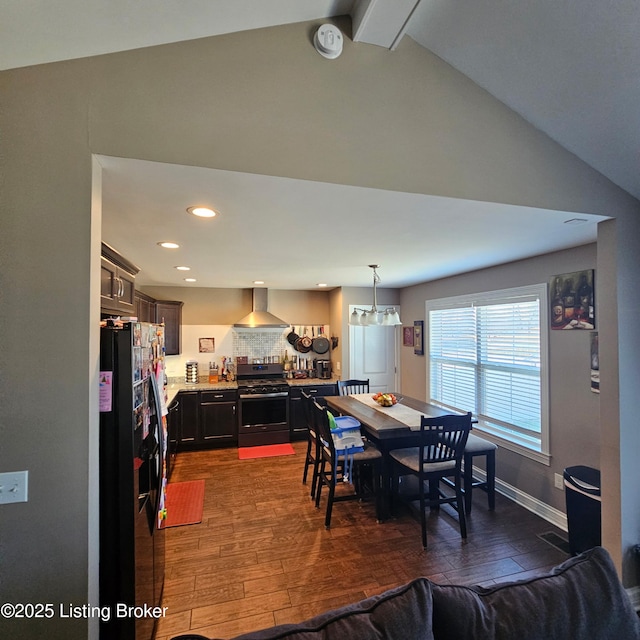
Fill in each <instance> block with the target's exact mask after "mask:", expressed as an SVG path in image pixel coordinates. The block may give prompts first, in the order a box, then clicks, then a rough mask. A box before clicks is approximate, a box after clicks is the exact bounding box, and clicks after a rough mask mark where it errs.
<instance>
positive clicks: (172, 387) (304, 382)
mask: <svg viewBox="0 0 640 640" xmlns="http://www.w3.org/2000/svg"><path fill="white" fill-rule="evenodd" d="M338 380H340V378H337V377H336V376H332V377H331V378H329V379H328V380H327V379H322V378H292V379H291V380H289V379H288V378H287V379H285V380H284V382H286V383H287V384H288V385H289V386H290V387H303V386H313V387H317V386H320V385H326V384H336V383H337V382H338ZM237 388H238V382H237V381H234V382H196V383H190V384H187V383H186V382H184V381H181V382H171V383H169V384H168V385H167V387H166V392H167V405H170V404H171V403H172V402H173V400H174V398H175V397H176V396H177V395H178V393H180V391H235V390H236V389H237Z"/></svg>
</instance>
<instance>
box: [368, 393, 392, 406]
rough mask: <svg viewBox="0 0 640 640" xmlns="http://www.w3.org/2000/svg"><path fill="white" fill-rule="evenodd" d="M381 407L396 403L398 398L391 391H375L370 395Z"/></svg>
mask: <svg viewBox="0 0 640 640" xmlns="http://www.w3.org/2000/svg"><path fill="white" fill-rule="evenodd" d="M371 397H372V398H373V399H374V400H375V401H376V402H377V403H378V404H379V405H380V406H381V407H393V405H394V404H398V399H397V398H396V397H395V395H393V393H376V394H374V395H373V396H371Z"/></svg>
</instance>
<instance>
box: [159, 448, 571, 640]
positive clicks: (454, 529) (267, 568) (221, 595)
mask: <svg viewBox="0 0 640 640" xmlns="http://www.w3.org/2000/svg"><path fill="white" fill-rule="evenodd" d="M305 446H306V445H305V444H304V443H294V448H295V450H296V455H289V456H282V457H278V458H263V459H257V460H244V461H240V460H238V454H237V450H236V449H223V450H213V451H202V452H190V453H183V454H181V455H180V457H179V458H178V462H177V465H176V467H175V471H174V473H173V475H172V477H171V481H172V482H182V481H186V480H195V479H199V478H203V479H204V480H205V487H206V489H205V503H204V516H203V520H202V522H201V523H200V524H197V525H190V526H183V527H175V528H170V529H168V530H167V531H166V542H167V561H166V562H167V563H166V580H165V586H164V599H163V605H164V606H166V607H168V611H167V616H166V618H164V619H161V620H160V623H159V625H158V629H157V635H156V638H157V640H168V639H170V638H173V637H174V636H176V635H180V634H185V633H189V632H190V633H199V634H202V635H205V636H209V637H212V638H230V637H233V636H235V635H238V634H240V633H246V632H248V631H252V630H256V629H260V628H263V627H270V626H273V625H275V624H281V623H285V622H298V621H301V620H304V619H306V618H309V617H311V616H313V615H316V614H318V613H321V612H323V611H326V610H328V609H333V608H336V607H339V606H341V605H343V604H347V603H350V602H355V601H357V600H360V599H362V598H365V597H367V596H371V595H373V594H377V593H380V592H382V591H384V590H386V589H389V588H391V587H394V586H397V585H400V584H403V583H405V582H408V581H409V580H411V579H413V578H415V577H418V576H427V577H429V578H430V579H432V580H433V581H435V582H439V583H448V582H449V583H455V584H483V585H488V584H492V583H495V582H499V581H505V580H514V579H520V578H525V577H528V576H531V575H535V574H537V573H541V572H543V571H545V570H547V569H549V568H550V567H552V566H554V565H556V564H559V563H560V562H562V561H564V560H566V559H567V557H568V556H567V554H565V553H563V552H562V551H560V550H558V549H557V548H556V547H554V546H552V545H551V544H549V543H548V542H545V541H543V540H541V539H540V538H539V537H538V534H540V533H546V532H549V531H553V532H555V533H557V534H559V535H561V536H562V537H564V538H566V535H565V534H564V533H563V532H562V531H560V530H558V529H556V528H555V527H553V526H552V525H551V524H549V523H548V522H546V521H545V520H542V519H541V518H539V517H537V516H535V515H534V514H532V513H530V512H529V511H527V510H525V509H523V508H521V507H519V506H517V505H515V504H514V503H513V502H511V501H510V500H508V499H506V498H504V497H503V496H500V495H498V496H497V504H496V510H495V511H494V512H489V511H488V510H487V500H486V495H485V494H484V493H483V492H482V491H476V492H475V494H474V504H473V511H472V513H471V515H470V516H469V518H468V525H467V526H468V537H467V540H466V541H462V539H461V538H460V533H459V529H458V525H457V521H456V520H455V518H454V517H453V515H452V514H453V512H452V511H450V510H449V507H444V508H442V509H441V511H440V513H439V514H438V513H433V514H431V515H430V517H429V534H428V535H429V543H428V544H429V549H428V550H427V551H423V549H422V546H421V543H420V524H419V522H418V520H417V519H416V518H415V517H414V516H413V515H412V514H410V513H409V512H408V511H406V512H404V511H401V512H400V513H399V514H398V515H397V517H396V518H395V519H393V520H390V521H387V522H385V523H382V524H378V523H377V522H376V519H375V510H374V505H373V504H369V503H359V502H357V501H352V502H343V503H337V504H336V505H335V506H334V512H333V519H332V523H331V529H330V530H328V531H327V530H326V529H325V528H324V507H325V504H326V503H325V502H324V500H323V502H322V504H321V508H320V510H317V509H315V507H314V504H313V502H312V501H311V499H310V498H309V488H308V487H306V486H305V485H303V484H302V467H303V460H304V458H303V452H304V447H305ZM498 472H499V470H498Z"/></svg>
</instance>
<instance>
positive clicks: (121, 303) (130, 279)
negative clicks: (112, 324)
mask: <svg viewBox="0 0 640 640" xmlns="http://www.w3.org/2000/svg"><path fill="white" fill-rule="evenodd" d="M138 271H139V269H138V267H136V266H135V265H134V264H133V263H131V262H129V261H128V260H127V259H126V258H124V257H123V256H121V255H120V254H119V253H118V252H117V251H116V250H115V249H114V248H113V247H110V246H109V245H108V244H105V243H104V242H103V243H102V255H101V259H100V309H101V312H102V313H103V314H111V315H124V316H133V315H134V313H135V278H136V274H137V273H138Z"/></svg>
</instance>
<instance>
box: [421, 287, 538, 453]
mask: <svg viewBox="0 0 640 640" xmlns="http://www.w3.org/2000/svg"><path fill="white" fill-rule="evenodd" d="M426 310H427V314H426V315H427V327H426V333H427V350H428V372H427V373H428V376H427V377H428V387H429V388H428V392H429V393H428V397H429V398H430V401H431V402H432V403H434V404H438V405H441V406H443V407H445V408H448V409H452V410H458V411H472V412H473V414H474V416H475V417H476V418H477V419H478V421H479V427H480V428H481V429H484V430H486V431H488V432H490V433H493V434H494V435H495V436H497V437H499V438H503V439H505V440H507V441H510V442H512V443H515V444H516V445H518V446H519V447H524V448H525V449H531V450H532V451H536V452H541V453H548V451H547V449H548V447H547V443H548V434H547V424H548V420H547V417H546V415H547V406H546V392H545V389H546V384H547V382H546V287H545V285H536V286H534V287H522V288H517V289H508V290H503V291H493V292H487V293H480V294H475V295H473V296H463V297H456V298H446V299H441V300H432V301H428V302H427V304H426Z"/></svg>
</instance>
